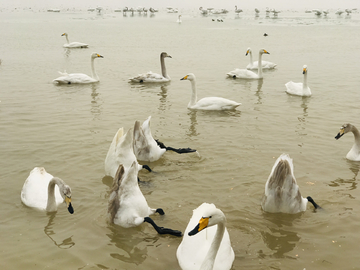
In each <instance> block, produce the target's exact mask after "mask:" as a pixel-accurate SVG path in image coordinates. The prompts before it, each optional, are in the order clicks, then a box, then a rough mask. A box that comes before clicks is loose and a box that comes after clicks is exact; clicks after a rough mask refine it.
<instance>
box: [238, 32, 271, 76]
mask: <svg viewBox="0 0 360 270" xmlns="http://www.w3.org/2000/svg"><path fill="white" fill-rule="evenodd" d="M264 36H268V34H266V33H265V34H264ZM247 55H250V63H249V64H248V65H247V66H246V69H258V67H259V61H255V62H253V58H252V52H251V49H250V48H248V49H247V51H246V54H245V56H247ZM261 65H262V69H274V68H275V67H276V66H277V64H275V63H273V62H269V61H263V60H261Z"/></svg>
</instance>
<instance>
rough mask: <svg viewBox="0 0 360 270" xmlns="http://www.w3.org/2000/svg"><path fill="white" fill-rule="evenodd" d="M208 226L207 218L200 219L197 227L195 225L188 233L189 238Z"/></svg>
mask: <svg viewBox="0 0 360 270" xmlns="http://www.w3.org/2000/svg"><path fill="white" fill-rule="evenodd" d="M208 224H209V218H208V217H207V218H201V219H200V221H199V223H198V225H196V227H195V228H194V229H193V230H192V231H191V232H189V236H192V235H195V234H197V233H198V232H201V231H202V230H203V229H205V228H206V227H207V226H208Z"/></svg>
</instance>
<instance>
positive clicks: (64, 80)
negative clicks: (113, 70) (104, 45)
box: [54, 53, 104, 84]
mask: <svg viewBox="0 0 360 270" xmlns="http://www.w3.org/2000/svg"><path fill="white" fill-rule="evenodd" d="M95 58H104V57H103V56H101V55H100V54H97V53H92V54H91V73H92V75H91V77H90V76H88V75H86V74H83V73H70V74H68V73H67V72H66V71H65V72H59V73H60V74H61V77H58V78H56V79H55V80H54V82H56V83H59V84H74V83H75V84H87V83H95V82H98V81H99V76H98V75H97V74H96V72H95V67H94V59H95Z"/></svg>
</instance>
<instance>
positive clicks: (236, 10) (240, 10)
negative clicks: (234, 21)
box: [235, 6, 243, 14]
mask: <svg viewBox="0 0 360 270" xmlns="http://www.w3.org/2000/svg"><path fill="white" fill-rule="evenodd" d="M240 12H243V10H242V9H238V8H237V6H235V13H236V14H240Z"/></svg>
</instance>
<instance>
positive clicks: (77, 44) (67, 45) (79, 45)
mask: <svg viewBox="0 0 360 270" xmlns="http://www.w3.org/2000/svg"><path fill="white" fill-rule="evenodd" d="M61 36H65V37H66V41H67V43H65V44H64V45H63V47H64V48H87V47H89V45H88V44H85V43H81V42H71V43H70V42H69V38H68V34H67V33H64V34H62V35H61Z"/></svg>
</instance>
